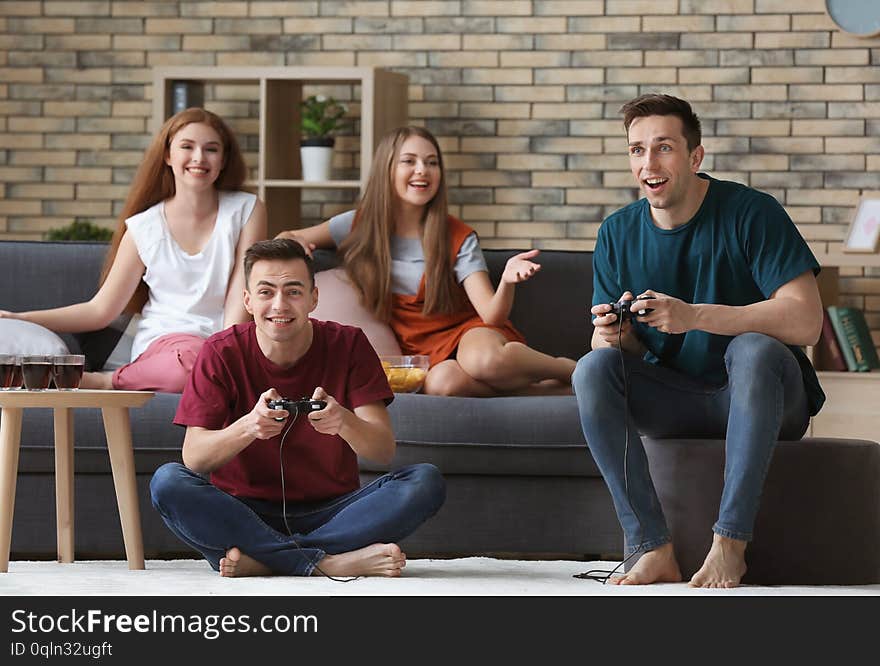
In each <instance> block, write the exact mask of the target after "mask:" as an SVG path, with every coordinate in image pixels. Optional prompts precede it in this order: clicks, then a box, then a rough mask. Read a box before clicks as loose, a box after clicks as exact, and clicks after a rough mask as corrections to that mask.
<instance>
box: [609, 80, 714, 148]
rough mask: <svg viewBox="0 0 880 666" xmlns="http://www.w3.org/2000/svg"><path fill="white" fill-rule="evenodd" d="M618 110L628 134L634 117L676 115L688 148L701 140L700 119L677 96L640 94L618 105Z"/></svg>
mask: <svg viewBox="0 0 880 666" xmlns="http://www.w3.org/2000/svg"><path fill="white" fill-rule="evenodd" d="M620 112H621V113H622V114H623V127H624V129H625V130H626V133H627V135H628V134H629V126H630V125H632V123H633V121H634V120H635V119H636V118H644V117H645V116H678V117H679V118H681V127H682V134H683V135H684V138H685V140H686V141H687V147H688V150H693V149H694V148H696V147H697V146H699V145H700V143H701V142H702V140H703V135H702V129H701V127H700V119H699V118H697V114H696V113H694V110H693V109H692V108H691V105H690V104H688V103H687V102H686V101H684V100H683V99H679V98H678V97H673V96H672V95H661V94H659V93H648V94H647V95H640V96H639V97H636V98H635V99H631V100H630V101H628V102H627V103H626V104H624V105H623V106H622V107H620Z"/></svg>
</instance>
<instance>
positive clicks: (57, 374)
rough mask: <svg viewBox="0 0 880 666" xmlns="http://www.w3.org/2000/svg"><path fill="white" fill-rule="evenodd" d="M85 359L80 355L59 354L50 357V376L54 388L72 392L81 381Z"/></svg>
mask: <svg viewBox="0 0 880 666" xmlns="http://www.w3.org/2000/svg"><path fill="white" fill-rule="evenodd" d="M85 362H86V357H85V356H83V355H82V354H61V355H58V356H53V357H52V375H53V377H54V378H55V387H56V388H58V389H60V390H61V391H73V390H75V389H78V388H79V383H80V382H81V381H82V377H83V368H84V367H85Z"/></svg>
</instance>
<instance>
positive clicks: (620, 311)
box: [608, 296, 654, 321]
mask: <svg viewBox="0 0 880 666" xmlns="http://www.w3.org/2000/svg"><path fill="white" fill-rule="evenodd" d="M653 298H654V297H653V296H642V297H641V298H630V299H627V298H622V299H620V300H619V301H618V302H617V303H609V304H608V305H610V306H611V312H610V313H609V314H612V313H613V314H616V315H617V316H618V317H619V318H620V319H621V321H627V320H632V319H633V318H635V317H643V316H645V315H646V314H648V313H649V312H654V308H642V309H641V310H639V311H638V312H633V311H632V310H630V309H629V308H630V306H631V305H632V304H633V301H648V300H651V299H653Z"/></svg>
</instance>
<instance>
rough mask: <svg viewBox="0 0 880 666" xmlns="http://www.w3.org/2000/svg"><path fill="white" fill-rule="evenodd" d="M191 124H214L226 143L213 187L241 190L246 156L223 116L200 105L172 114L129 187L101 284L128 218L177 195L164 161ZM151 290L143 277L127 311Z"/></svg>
mask: <svg viewBox="0 0 880 666" xmlns="http://www.w3.org/2000/svg"><path fill="white" fill-rule="evenodd" d="M191 123H204V124H205V125H209V126H211V127H212V128H213V129H214V131H216V132H217V134H219V135H220V141H221V142H222V143H223V168H222V169H221V171H220V175H219V176H218V177H217V180H216V181H214V187H215V188H217V189H218V190H233V191H235V190H240V189H241V186H242V185H243V184H244V180H245V178H246V177H247V165H245V163H244V157H242V154H241V149H240V148H239V147H238V142H237V141H236V139H235V135H234V134H233V133H232V130H231V129H229V126H228V125H227V124H226V123H225V122H224V121H223V120H222V119H221V118H220V116H218V115H216V114H214V113H211V112H210V111H206V110H205V109H200V108H190V109H185V110H183V111H180V112H179V113H176V114H175V115H173V116H171V117H170V118H169V119H168V120H166V121H165V124H164V125H162V128H161V129H160V130H159V132H158V134H156V136H155V137H154V138H153V141H152V143H151V144H150V146H149V147H148V148H147V150H146V152H145V153H144V159H143V161H142V162H141V165H140V166H139V167H138V170H137V173H136V174H135V176H134V180H133V181H132V183H131V187H130V188H129V190H128V197H126V199H125V205H124V206H123V207H122V212H121V213H120V214H119V218H118V222H117V225H116V231H115V232H114V233H113V238H112V239H111V241H110V247H109V248H108V250H107V256H106V258H105V259H104V267H103V269H102V270H101V282H100V283H101V284H104V281H105V280H106V279H107V275H108V274H109V273H110V267H111V266H112V265H113V261H114V260H115V259H116V253H117V252H118V251H119V244H120V243H121V242H122V237H123V236H124V235H125V232H126V230H127V228H128V227H127V226H126V224H125V220H127V219H128V218H129V217H131V216H132V215H136V214H137V213H140V212H143V211H145V210H147V209H148V208H149V207H150V206H154V205H155V204H157V203H159V202H160V201H165V200H166V199H170V198H171V197H173V196H174V193H175V185H174V173H173V172H172V170H171V167H170V166H168V165H167V164H166V163H165V159H166V158H167V157H168V151H169V149H170V147H171V140H172V139H173V138H174V135H175V134H177V133H178V132H179V131H180V130H181V129H183V128H184V127H185V126H186V125H189V124H191ZM148 291H149V290H148V288H147V285H146V283H145V282H144V281H143V280H142V281H141V282H140V284H139V285H138V287H137V289H136V290H135V293H134V295H133V296H132V297H131V300H130V301H129V303H128V305H127V306H126V308H125V311H126V312H140V311H141V309H142V308H143V306H144V303H146V302H147V295H148Z"/></svg>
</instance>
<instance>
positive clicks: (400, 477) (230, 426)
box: [150, 239, 445, 576]
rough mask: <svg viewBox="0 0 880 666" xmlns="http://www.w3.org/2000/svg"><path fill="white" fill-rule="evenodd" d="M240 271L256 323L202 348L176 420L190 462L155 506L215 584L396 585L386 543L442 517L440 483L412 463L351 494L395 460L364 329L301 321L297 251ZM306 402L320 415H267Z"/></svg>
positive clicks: (309, 280)
mask: <svg viewBox="0 0 880 666" xmlns="http://www.w3.org/2000/svg"><path fill="white" fill-rule="evenodd" d="M244 263H245V292H244V304H245V307H246V308H247V310H248V312H250V313H251V314H252V315H253V317H254V321H253V322H252V323H248V324H239V325H236V326H233V327H231V328H228V329H226V330H225V331H221V332H220V333H217V334H215V335H213V336H211V337H210V338H208V340H207V341H206V342H205V345H204V347H203V348H202V351H201V352H200V354H199V357H198V359H197V361H196V364H195V367H194V368H193V371H192V374H191V376H190V379H189V382H188V383H187V386H186V388H185V389H184V392H183V396H182V397H181V400H180V404H179V406H178V409H177V414H176V416H175V419H174V422H175V423H176V424H178V425H183V426H186V436H185V438H184V442H183V461H184V463H185V466H184V465H181V464H179V463H169V464H167V465H163V466H162V467H160V468H159V469H158V470H157V471H156V473H155V474H154V476H153V479H152V481H151V483H150V491H151V495H152V500H153V505H154V506H155V507H156V509H157V510H158V511H159V513H160V514H161V515H162V518H163V519H164V520H165V523H166V524H167V525H168V527H169V529H171V531H173V532H174V533H175V534H176V535H177V536H178V537H180V538H181V539H182V540H183V541H185V542H186V543H188V544H189V545H190V546H192V547H193V548H195V549H196V550H198V551H199V552H200V553H202V554H203V555H204V556H205V559H207V560H208V562H209V563H210V564H211V566H212V567H213V568H214V569H215V570H218V571H219V572H220V575H222V576H254V575H272V574H286V575H300V576H307V575H311V574H313V573H315V574H324V575H327V576H363V575H379V576H399V575H400V573H401V570H402V569H403V567H404V566H405V564H406V555H405V554H404V553H403V552H402V551H401V549H400V547H399V546H398V545H397V544H396V543H395V542H397V541H399V540H400V539H403V538H404V537H406V536H407V535H408V534H411V533H412V532H413V531H414V530H415V529H416V528H417V527H418V526H419V525H421V524H422V523H423V522H424V521H425V520H427V519H428V518H429V517H431V516H432V515H434V514H435V513H436V512H437V511H438V509H439V508H440V506H441V505H442V504H443V501H444V499H445V483H444V481H443V477H442V476H441V475H440V472H439V471H438V470H437V468H436V467H434V466H433V465H430V464H419V465H410V466H409V467H405V468H403V469H401V470H398V471H396V472H392V473H390V474H386V475H384V476H382V477H380V478H378V479H376V480H375V481H373V482H372V483H370V484H369V485H367V486H364V487H363V488H361V487H360V482H359V478H358V464H357V457H358V456H363V457H365V458H368V459H370V460H374V461H377V462H381V463H388V462H390V461H391V459H392V458H393V456H394V451H395V441H394V434H393V432H392V430H391V421H390V418H389V416H388V411H387V409H386V405H387V404H388V403H390V402H391V401H392V400H393V399H394V394H393V393H392V392H391V389H390V388H389V386H388V381H387V379H386V378H385V373H384V371H383V369H382V364H381V363H380V361H379V358H378V357H377V356H376V352H375V351H374V350H373V348H372V347H371V346H370V343H369V342H368V340H367V338H366V336H365V335H364V333H363V332H362V331H361V330H360V329H359V328H355V327H352V326H343V325H341V324H337V323H335V322H323V321H317V320H314V319H309V313H310V312H312V310H314V309H315V306H316V305H317V303H318V290H317V288H316V287H315V275H314V269H313V267H312V264H311V258H310V257H308V256H307V255H306V253H305V251H304V250H303V248H302V246H301V245H300V244H299V243H297V242H295V241H291V240H286V239H284V240H270V241H261V242H259V243H256V244H255V245H253V246H252V247H251V248H249V249H248V250H247V252H246V254H245V261H244ZM303 396H306V397H311V398H312V399H313V400H320V401H324V402H326V406H325V407H323V408H321V409H318V410H317V411H308V412H307V411H306V410H305V409H303V410H302V411H303V412H304V413H302V414H300V413H298V412H299V411H300V410H299V409H295V408H294V409H293V413H288V412H287V411H286V410H284V409H270V408H269V405H268V403H269V401H270V400H276V399H280V398H284V397H286V398H290V399H292V400H298V399H299V398H301V397H303ZM205 474H210V479H205V478H204V476H203V475H205Z"/></svg>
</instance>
